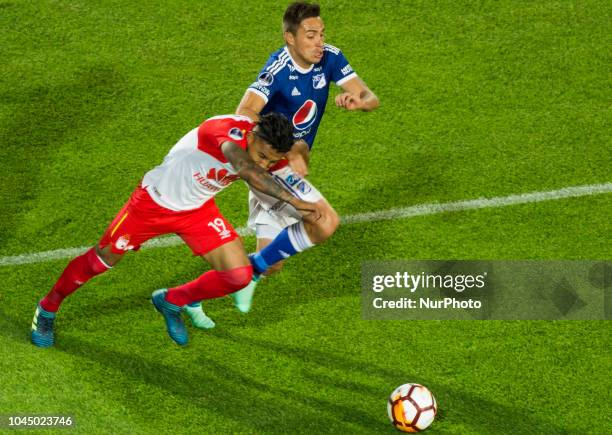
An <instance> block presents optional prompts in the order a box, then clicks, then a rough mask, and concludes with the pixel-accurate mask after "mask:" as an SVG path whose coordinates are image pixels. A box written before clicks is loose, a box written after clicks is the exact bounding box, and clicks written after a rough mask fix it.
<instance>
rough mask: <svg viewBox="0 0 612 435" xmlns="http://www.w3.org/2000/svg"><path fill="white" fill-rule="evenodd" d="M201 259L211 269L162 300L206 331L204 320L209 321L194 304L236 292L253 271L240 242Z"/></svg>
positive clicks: (227, 245)
mask: <svg viewBox="0 0 612 435" xmlns="http://www.w3.org/2000/svg"><path fill="white" fill-rule="evenodd" d="M202 257H203V258H204V259H205V260H206V261H207V262H209V263H210V264H211V265H212V267H213V268H214V270H210V271H208V272H206V273H204V274H203V275H201V276H200V277H198V278H197V279H195V280H193V281H191V282H189V283H187V284H184V285H182V286H178V287H175V288H172V289H170V290H169V291H168V294H167V295H166V301H167V302H168V303H170V304H173V305H175V306H178V307H183V310H184V311H185V312H186V313H187V314H188V315H189V317H190V318H191V321H192V323H193V324H194V326H196V327H200V328H203V329H209V328H207V326H208V325H209V323H208V322H207V321H206V320H205V318H207V319H209V320H210V318H209V317H208V316H206V314H204V312H203V311H202V309H201V307H200V308H199V309H198V306H197V305H196V304H194V303H195V302H199V301H201V300H204V299H213V298H218V297H222V296H226V295H228V294H231V293H233V292H235V291H237V290H240V289H241V288H243V287H245V286H246V285H247V284H248V283H249V282H250V281H251V278H252V276H253V272H252V267H251V265H250V263H249V260H248V258H247V256H246V254H245V252H244V248H243V246H242V242H241V241H240V239H235V240H233V241H231V242H229V243H226V244H224V245H222V246H220V247H218V248H216V249H214V250H213V251H211V252H209V253H207V254H205V255H203V256H202ZM190 304H191V306H189V305H190ZM185 306H188V308H185ZM202 315H203V316H205V318H204V317H202ZM211 322H212V320H211ZM213 326H214V322H213Z"/></svg>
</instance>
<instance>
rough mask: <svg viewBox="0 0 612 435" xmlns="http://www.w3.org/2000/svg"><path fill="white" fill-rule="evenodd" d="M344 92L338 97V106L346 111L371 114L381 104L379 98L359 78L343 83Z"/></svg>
mask: <svg viewBox="0 0 612 435" xmlns="http://www.w3.org/2000/svg"><path fill="white" fill-rule="evenodd" d="M342 90H343V91H344V92H343V93H341V94H338V95H337V96H336V106H338V107H342V108H344V109H346V110H363V111H365V112H369V111H371V110H374V109H376V108H377V107H378V106H379V104H380V102H379V100H378V97H377V96H376V95H375V94H374V92H372V91H371V90H370V88H368V85H366V84H365V82H364V81H363V80H361V79H360V78H359V77H354V78H352V79H350V80H348V81H347V82H345V83H342Z"/></svg>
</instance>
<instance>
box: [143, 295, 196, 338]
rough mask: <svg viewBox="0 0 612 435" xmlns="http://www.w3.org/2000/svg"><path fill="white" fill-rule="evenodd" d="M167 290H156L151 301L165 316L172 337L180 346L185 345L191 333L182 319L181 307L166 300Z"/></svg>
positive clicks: (167, 328)
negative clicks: (188, 332)
mask: <svg viewBox="0 0 612 435" xmlns="http://www.w3.org/2000/svg"><path fill="white" fill-rule="evenodd" d="M167 292H168V290H167V289H159V290H155V291H154V292H153V294H152V295H151V302H152V303H153V306H154V307H155V309H156V310H157V311H159V312H160V313H161V315H162V316H164V320H165V321H166V330H167V331H168V335H169V336H170V338H171V339H172V340H173V341H174V342H175V343H176V344H178V345H179V346H185V345H186V344H187V342H188V341H189V335H188V334H187V329H186V328H185V324H184V323H183V319H181V307H179V306H178V305H174V304H171V303H170V302H168V301H167V300H166V293H167Z"/></svg>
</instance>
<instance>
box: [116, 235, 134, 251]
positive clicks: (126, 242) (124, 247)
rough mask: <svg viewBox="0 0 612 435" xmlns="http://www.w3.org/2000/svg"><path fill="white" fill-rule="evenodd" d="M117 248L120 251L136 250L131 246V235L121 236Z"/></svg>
mask: <svg viewBox="0 0 612 435" xmlns="http://www.w3.org/2000/svg"><path fill="white" fill-rule="evenodd" d="M115 248H117V249H118V250H120V251H131V250H132V249H134V246H132V245H130V235H129V234H126V235H125V236H121V237H119V238H118V239H117V241H116V242H115Z"/></svg>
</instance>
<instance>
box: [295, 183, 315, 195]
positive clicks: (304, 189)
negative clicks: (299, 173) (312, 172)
mask: <svg viewBox="0 0 612 435" xmlns="http://www.w3.org/2000/svg"><path fill="white" fill-rule="evenodd" d="M295 188H296V189H297V190H299V191H300V192H302V193H303V194H304V195H306V194H308V193H309V192H310V191H311V190H312V188H311V187H310V185H308V184H307V183H306V182H305V181H300V182H299V183H298V185H297V186H295Z"/></svg>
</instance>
